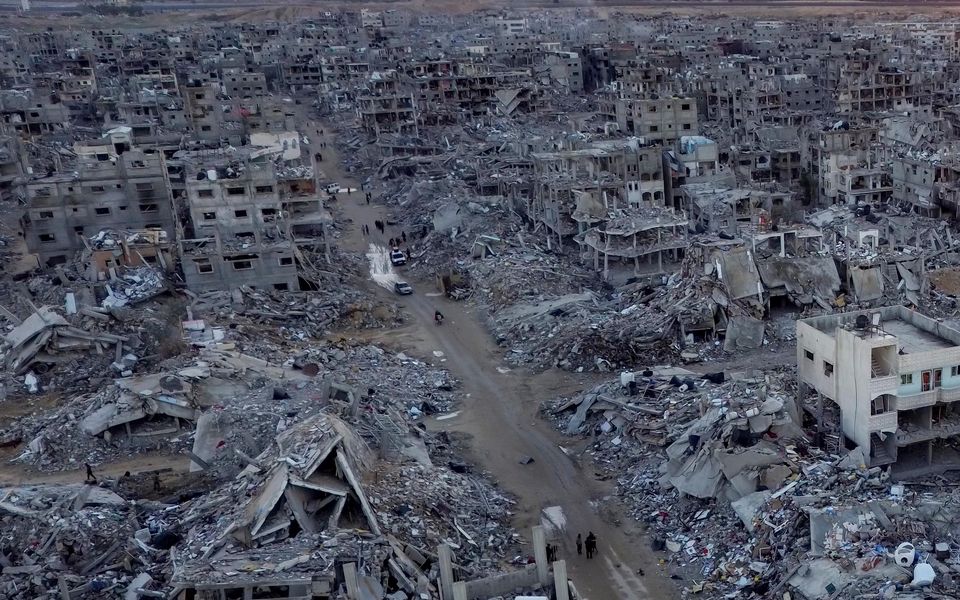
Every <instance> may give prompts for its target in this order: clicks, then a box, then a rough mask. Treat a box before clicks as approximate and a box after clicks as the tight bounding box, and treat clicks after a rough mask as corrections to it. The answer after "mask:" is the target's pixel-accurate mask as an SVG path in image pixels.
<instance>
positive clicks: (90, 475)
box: [83, 463, 97, 481]
mask: <svg viewBox="0 0 960 600" xmlns="http://www.w3.org/2000/svg"><path fill="white" fill-rule="evenodd" d="M83 466H85V467H86V468H87V481H96V480H97V478H96V477H94V476H93V467H91V466H90V465H89V464H88V463H83Z"/></svg>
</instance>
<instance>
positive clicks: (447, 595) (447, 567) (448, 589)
mask: <svg viewBox="0 0 960 600" xmlns="http://www.w3.org/2000/svg"><path fill="white" fill-rule="evenodd" d="M437 556H438V557H439V558H440V587H441V588H442V589H441V590H440V594H441V597H442V598H443V600H453V551H452V550H451V549H450V546H449V545H447V544H440V547H439V548H437Z"/></svg>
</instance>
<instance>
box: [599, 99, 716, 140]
mask: <svg viewBox="0 0 960 600" xmlns="http://www.w3.org/2000/svg"><path fill="white" fill-rule="evenodd" d="M605 105H606V106H607V108H606V110H604V109H603V108H601V113H602V114H604V115H605V116H606V118H610V119H611V120H615V121H616V123H617V124H618V125H619V126H620V129H621V130H622V131H623V132H625V133H627V134H630V135H636V136H640V137H643V138H644V139H646V140H650V141H658V142H661V143H663V144H667V145H671V144H673V143H675V142H676V141H677V140H678V139H679V138H680V137H681V136H685V135H697V133H699V121H698V116H697V102H696V100H695V99H693V98H691V97H678V96H669V97H659V96H655V95H652V96H651V97H638V98H631V97H616V96H609V97H608V98H607V99H606V101H605ZM611 111H612V112H611Z"/></svg>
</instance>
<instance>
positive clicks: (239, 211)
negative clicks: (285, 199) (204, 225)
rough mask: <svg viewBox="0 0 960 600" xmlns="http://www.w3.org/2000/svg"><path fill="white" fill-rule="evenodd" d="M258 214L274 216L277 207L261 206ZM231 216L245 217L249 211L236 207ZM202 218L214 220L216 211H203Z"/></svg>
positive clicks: (248, 214)
mask: <svg viewBox="0 0 960 600" xmlns="http://www.w3.org/2000/svg"><path fill="white" fill-rule="evenodd" d="M260 214H261V215H263V216H264V217H272V216H274V215H276V214H277V209H276V208H261V209H260ZM233 216H234V217H235V218H237V219H246V218H247V217H248V216H250V213H249V211H247V209H245V208H240V209H237V210H235V211H233ZM203 220H204V221H216V220H217V212H216V211H212V210H211V211H207V212H205V213H203Z"/></svg>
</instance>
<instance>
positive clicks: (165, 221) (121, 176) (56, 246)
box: [21, 138, 175, 266]
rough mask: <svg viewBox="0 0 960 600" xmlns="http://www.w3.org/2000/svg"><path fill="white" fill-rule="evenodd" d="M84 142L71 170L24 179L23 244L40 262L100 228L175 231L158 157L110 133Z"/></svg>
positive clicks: (65, 256)
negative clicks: (85, 151) (83, 149)
mask: <svg viewBox="0 0 960 600" xmlns="http://www.w3.org/2000/svg"><path fill="white" fill-rule="evenodd" d="M105 142H106V143H103V144H101V145H88V146H86V148H88V149H93V152H92V153H90V154H82V155H80V156H79V157H78V161H79V162H78V164H77V171H76V174H75V175H61V174H54V175H50V176H47V177H39V178H36V179H32V180H31V181H29V182H27V184H26V186H25V189H26V200H27V207H26V210H25V211H24V213H23V217H22V219H21V226H22V229H23V234H24V239H25V241H26V244H27V249H28V250H29V251H30V252H31V253H32V254H36V255H37V257H38V259H39V261H40V264H41V265H46V266H52V265H56V264H62V263H64V262H66V261H68V260H70V258H71V257H72V256H73V254H74V253H75V252H76V251H77V250H80V249H82V248H84V247H85V238H86V237H88V236H92V235H95V234H97V233H98V232H99V231H101V230H104V229H156V230H162V231H164V232H166V234H167V235H168V236H170V239H173V236H174V234H175V227H174V219H173V212H172V207H171V204H170V196H169V193H168V191H167V186H166V181H165V178H164V168H163V164H162V162H163V158H162V156H161V155H160V154H158V153H155V152H153V151H152V150H149V149H146V150H144V149H137V148H130V147H129V145H128V144H127V143H126V142H124V141H119V142H116V143H114V142H113V141H112V140H111V139H110V138H107V139H106V140H105Z"/></svg>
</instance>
